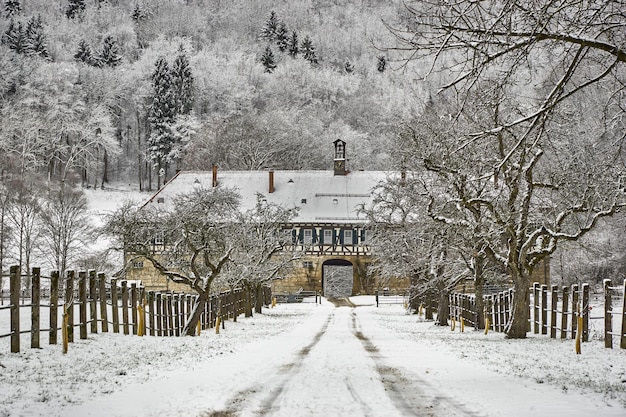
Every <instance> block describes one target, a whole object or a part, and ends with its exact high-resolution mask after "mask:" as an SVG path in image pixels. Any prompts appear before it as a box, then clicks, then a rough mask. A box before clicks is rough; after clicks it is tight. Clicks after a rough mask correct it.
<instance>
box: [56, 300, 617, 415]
mask: <svg viewBox="0 0 626 417" xmlns="http://www.w3.org/2000/svg"><path fill="white" fill-rule="evenodd" d="M279 308H280V306H279ZM394 311H395V310H394ZM393 314H394V315H389V317H390V318H398V315H397V312H396V313H393ZM386 320H387V318H386V317H385V315H384V314H381V310H376V309H375V308H374V307H370V306H361V307H357V308H350V307H338V308H335V307H334V306H332V305H331V304H330V303H328V302H326V301H324V304H323V305H321V306H320V305H318V306H314V307H311V308H310V310H309V311H308V314H307V315H306V317H305V318H304V319H303V321H302V322H300V323H299V324H298V325H297V326H294V327H293V328H292V329H290V330H289V331H284V332H281V333H279V334H277V335H275V336H273V337H270V338H267V339H263V340H257V341H255V342H254V343H250V344H249V345H248V346H246V347H245V348H243V349H241V350H238V351H236V352H234V353H232V354H227V355H224V356H216V357H211V358H207V360H202V361H199V362H197V364H195V365H194V366H193V367H190V368H189V369H176V370H174V371H171V372H170V371H168V372H167V373H165V374H164V376H163V377H158V378H154V377H152V378H148V379H146V380H145V381H143V382H139V383H134V384H131V385H129V386H125V387H124V388H123V390H117V391H115V392H113V393H112V394H110V395H106V396H104V397H101V398H99V399H94V400H92V401H88V402H85V403H83V404H81V405H78V406H74V407H68V408H64V409H63V410H62V412H61V413H60V415H62V416H81V417H82V416H138V415H139V416H157V415H158V416H163V415H167V416H199V417H217V416H222V417H229V416H232V417H234V416H241V417H244V416H355V417H359V416H372V417H376V416H385V417H387V416H503V415H506V416H528V415H533V416H535V417H536V416H544V415H552V416H553V415H566V414H567V415H569V416H583V415H584V416H587V415H603V416H623V415H624V408H621V407H617V408H616V407H614V406H611V405H608V404H606V403H604V402H603V401H601V400H600V401H599V396H598V395H593V396H588V395H587V394H585V395H572V394H574V393H573V392H572V393H570V394H568V393H567V392H566V391H563V390H562V389H559V388H557V387H555V386H552V385H548V384H537V383H535V382H533V381H532V380H527V379H522V378H517V377H512V376H507V375H506V374H502V373H495V372H492V371H488V370H486V369H483V367H481V366H480V365H479V364H476V363H475V362H472V361H469V360H468V361H463V360H460V359H459V358H458V357H454V355H451V354H450V353H451V352H450V351H447V350H446V349H445V348H442V349H436V350H433V349H432V345H429V343H419V342H418V343H416V342H415V340H410V339H409V338H401V337H400V338H399V337H398V336H399V335H398V333H397V332H394V331H393V330H392V329H390V326H387V323H386ZM389 324H391V322H390V323H389ZM430 326H431V325H430ZM227 330H228V328H227ZM252 331H254V330H252ZM213 337H215V336H213ZM500 337H501V336H498V338H500ZM489 340H494V339H489Z"/></svg>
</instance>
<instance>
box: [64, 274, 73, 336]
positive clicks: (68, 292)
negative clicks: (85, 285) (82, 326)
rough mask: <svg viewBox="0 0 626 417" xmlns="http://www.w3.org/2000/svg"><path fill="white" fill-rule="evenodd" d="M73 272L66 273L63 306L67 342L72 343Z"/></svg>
mask: <svg viewBox="0 0 626 417" xmlns="http://www.w3.org/2000/svg"><path fill="white" fill-rule="evenodd" d="M74 275H75V274H74V271H67V282H66V283H65V304H64V308H65V310H66V312H67V341H68V342H69V343H73V342H74Z"/></svg>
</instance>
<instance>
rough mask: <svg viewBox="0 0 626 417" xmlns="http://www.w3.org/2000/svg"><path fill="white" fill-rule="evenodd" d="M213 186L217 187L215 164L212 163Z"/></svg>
mask: <svg viewBox="0 0 626 417" xmlns="http://www.w3.org/2000/svg"><path fill="white" fill-rule="evenodd" d="M212 185H213V187H217V165H213V182H212Z"/></svg>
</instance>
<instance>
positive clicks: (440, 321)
mask: <svg viewBox="0 0 626 417" xmlns="http://www.w3.org/2000/svg"><path fill="white" fill-rule="evenodd" d="M437 290H438V292H439V303H438V305H437V320H436V321H435V324H436V325H437V326H447V325H448V315H449V314H450V290H449V289H447V288H446V285H445V283H444V282H443V281H441V282H440V283H438V284H437Z"/></svg>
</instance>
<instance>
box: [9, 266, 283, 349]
mask: <svg viewBox="0 0 626 417" xmlns="http://www.w3.org/2000/svg"><path fill="white" fill-rule="evenodd" d="M42 281H43V282H44V283H43V285H42ZM61 281H62V282H61ZM24 282H29V284H30V285H28V288H24V285H23V283H24ZM42 289H45V292H46V293H47V294H48V296H47V297H42V292H43V291H42ZM27 293H29V295H30V300H28V303H26V300H25V299H24V295H25V294H27ZM196 297H197V295H196V294H186V293H172V292H154V291H149V292H146V291H145V289H144V288H143V287H142V286H140V285H137V283H136V282H129V281H126V280H117V279H110V280H107V278H106V277H105V274H102V273H96V271H80V272H78V274H76V272H75V271H68V272H67V275H66V278H65V279H63V280H61V279H60V277H59V273H58V272H56V271H53V272H52V273H51V274H50V276H49V277H43V276H41V273H40V269H39V268H33V269H32V274H30V275H21V274H20V270H19V268H18V267H11V269H10V275H9V304H8V305H2V306H0V314H1V316H0V317H6V316H7V314H6V313H5V314H2V313H3V310H10V314H8V316H9V319H10V331H8V332H4V333H3V332H2V331H0V333H1V334H0V338H5V337H10V338H11V352H19V351H20V347H21V346H20V335H22V334H28V333H30V345H31V348H40V345H41V335H42V334H44V335H45V334H46V333H47V335H48V342H49V344H51V345H55V344H57V343H59V340H60V336H59V331H60V330H62V327H61V326H62V325H60V324H59V322H60V319H61V318H62V317H63V312H67V332H68V333H67V338H68V342H70V343H71V342H73V341H74V333H75V330H76V328H78V333H79V337H80V339H86V338H87V333H88V332H91V333H92V334H94V333H98V331H101V332H109V331H112V332H113V333H123V334H125V335H130V334H133V335H137V334H143V335H151V336H180V335H181V334H182V329H183V326H184V325H185V323H186V320H187V319H188V317H189V315H190V314H191V312H192V306H193V305H194V303H195V300H196ZM261 297H262V300H260V302H261V303H262V304H263V305H269V304H270V302H271V289H270V288H269V287H265V288H264V290H263V292H262V294H261ZM246 300H247V301H249V302H250V303H254V302H255V300H254V294H248V293H246V292H245V291H243V290H241V289H235V290H233V291H227V292H223V293H220V294H219V295H214V296H212V297H211V298H210V299H209V300H208V301H207V302H206V304H205V305H204V306H203V307H202V308H203V309H202V313H201V317H200V326H201V329H208V328H213V327H215V323H216V319H217V318H218V317H220V318H221V320H222V323H223V322H224V320H226V319H231V318H232V319H233V320H236V319H237V316H239V315H241V314H244V312H245V305H246ZM20 301H21V303H20ZM28 309H30V326H28V325H23V324H22V323H21V320H20V313H22V315H24V314H26V315H28V312H27V311H25V310H28ZM45 309H47V310H48V313H49V314H48V320H47V323H48V326H47V328H42V327H41V323H42V321H44V320H42V319H43V318H42V317H41V313H42V310H45ZM140 325H141V326H142V328H141V332H140V331H139V326H140Z"/></svg>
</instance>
